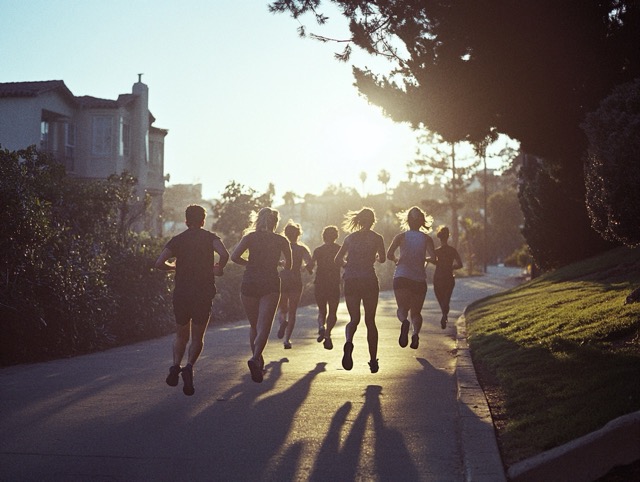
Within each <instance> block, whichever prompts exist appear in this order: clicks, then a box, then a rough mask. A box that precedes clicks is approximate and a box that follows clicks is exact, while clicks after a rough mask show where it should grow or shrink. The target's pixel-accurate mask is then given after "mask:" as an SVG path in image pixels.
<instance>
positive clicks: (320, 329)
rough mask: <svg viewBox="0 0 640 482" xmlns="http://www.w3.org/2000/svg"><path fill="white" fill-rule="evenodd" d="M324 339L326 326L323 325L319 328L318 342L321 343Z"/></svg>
mask: <svg viewBox="0 0 640 482" xmlns="http://www.w3.org/2000/svg"><path fill="white" fill-rule="evenodd" d="M322 340H324V326H321V327H319V328H318V338H317V341H318V343H320V342H321V341H322Z"/></svg>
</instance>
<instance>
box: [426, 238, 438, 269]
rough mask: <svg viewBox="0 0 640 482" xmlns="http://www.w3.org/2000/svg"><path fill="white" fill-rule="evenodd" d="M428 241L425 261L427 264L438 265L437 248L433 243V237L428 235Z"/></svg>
mask: <svg viewBox="0 0 640 482" xmlns="http://www.w3.org/2000/svg"><path fill="white" fill-rule="evenodd" d="M426 236H427V237H426V240H427V259H426V260H425V262H426V263H433V264H436V247H435V245H434V243H433V239H432V238H431V236H429V235H428V234H427V235H426Z"/></svg>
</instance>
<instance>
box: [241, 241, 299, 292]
mask: <svg viewBox="0 0 640 482" xmlns="http://www.w3.org/2000/svg"><path fill="white" fill-rule="evenodd" d="M279 238H283V236H280V235H279V234H276V233H272V232H269V231H254V232H253V233H249V234H247V241H248V246H249V248H248V249H249V258H248V260H247V265H246V267H245V270H244V275H243V280H244V281H252V282H262V281H264V282H269V281H277V280H278V279H279V276H278V263H279V261H280V255H281V254H282V252H281V249H280V243H282V240H280V239H279ZM284 240H285V241H286V238H284ZM286 242H288V241H286Z"/></svg>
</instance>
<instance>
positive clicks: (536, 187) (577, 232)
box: [518, 156, 612, 270]
mask: <svg viewBox="0 0 640 482" xmlns="http://www.w3.org/2000/svg"><path fill="white" fill-rule="evenodd" d="M519 178H520V184H519V188H518V199H519V200H520V207H521V209H522V213H523V215H524V220H525V222H524V226H523V229H522V234H523V235H524V237H525V239H526V240H527V243H528V244H529V247H530V248H531V254H532V255H533V257H534V259H535V261H536V264H537V265H538V266H539V267H540V268H542V269H545V270H546V269H553V268H557V267H560V266H563V265H565V264H567V263H569V262H573V261H578V260H580V259H584V258H587V257H589V256H593V255H594V254H596V253H598V252H601V251H603V250H604V249H607V248H611V247H612V244H611V243H607V242H606V241H604V240H603V239H601V238H596V239H594V234H595V233H594V231H593V230H592V229H591V227H590V224H589V219H588V216H587V213H586V210H579V209H578V205H582V203H583V201H582V197H581V196H580V195H579V194H576V193H574V194H573V195H569V193H568V192H567V191H568V186H567V184H565V183H562V182H561V181H560V180H559V179H558V177H557V169H553V168H552V167H549V166H547V165H546V164H545V163H544V161H543V160H541V159H538V158H535V157H533V156H525V159H524V161H523V163H522V166H521V168H520V173H519ZM559 234H562V235H560V236H559Z"/></svg>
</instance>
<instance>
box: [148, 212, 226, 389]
mask: <svg viewBox="0 0 640 482" xmlns="http://www.w3.org/2000/svg"><path fill="white" fill-rule="evenodd" d="M206 217H207V212H206V210H205V209H204V208H203V207H202V206H198V205H195V204H192V205H190V206H189V207H187V209H186V211H185V222H186V224H187V230H186V231H183V232H182V233H180V234H178V235H177V236H174V237H173V238H171V239H170V240H169V242H168V243H167V244H166V246H165V248H164V249H163V250H162V253H160V256H159V257H158V259H157V260H156V264H155V266H156V268H157V269H159V270H162V271H174V270H175V272H176V277H175V288H174V290H173V311H174V314H175V318H176V338H175V341H174V343H173V365H171V367H170V368H169V375H168V376H167V379H166V381H167V384H168V385H169V386H172V387H175V386H177V385H178V381H179V376H180V374H182V380H183V383H184V386H183V388H182V391H183V392H184V394H185V395H193V394H194V393H195V388H194V385H193V366H194V365H195V363H196V361H197V360H198V357H199V356H200V353H202V348H203V347H204V334H205V332H206V330H207V326H208V325H209V319H210V316H211V305H212V303H213V297H214V295H215V294H216V285H215V276H222V274H223V268H224V267H225V265H226V264H227V261H228V260H229V252H228V251H227V248H225V246H224V244H223V243H222V240H221V239H220V238H219V237H218V236H217V235H216V234H214V233H212V232H211V231H208V230H206V229H203V226H204V221H205V218H206ZM215 253H218V256H219V261H218V263H217V264H216V263H215V259H214V256H215ZM171 258H175V260H174V261H172V262H169V260H170V259H171ZM189 338H191V343H190V345H189V353H188V357H187V364H186V365H185V367H184V368H183V367H181V363H182V358H183V357H184V353H185V351H186V349H187V343H188V342H189Z"/></svg>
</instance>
